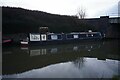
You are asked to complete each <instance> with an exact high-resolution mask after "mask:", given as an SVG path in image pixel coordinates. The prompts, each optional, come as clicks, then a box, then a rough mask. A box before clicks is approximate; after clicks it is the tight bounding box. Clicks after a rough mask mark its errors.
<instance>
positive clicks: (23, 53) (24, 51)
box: [3, 42, 119, 75]
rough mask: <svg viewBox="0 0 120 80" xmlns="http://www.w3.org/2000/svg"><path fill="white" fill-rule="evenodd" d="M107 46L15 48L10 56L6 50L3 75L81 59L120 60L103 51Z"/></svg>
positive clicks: (78, 45)
mask: <svg viewBox="0 0 120 80" xmlns="http://www.w3.org/2000/svg"><path fill="white" fill-rule="evenodd" d="M106 45H108V44H105V43H104V44H103V42H97V43H95V42H93V43H80V44H67V45H55V46H54V45H51V46H42V47H41V46H28V47H22V48H20V47H18V48H16V47H15V49H14V48H13V49H10V50H11V53H10V54H5V53H6V52H5V51H6V50H5V51H4V50H3V75H4V74H14V73H20V72H24V71H28V70H31V69H36V68H42V67H45V66H48V65H51V64H57V63H62V62H68V61H75V60H76V59H78V58H80V57H82V58H84V57H92V58H98V59H102V60H103V59H104V60H106V59H113V60H119V58H118V57H116V56H117V54H112V53H109V52H111V51H107V53H105V52H104V51H103V50H104V47H105V46H106ZM108 50H111V49H108ZM110 55H112V56H110ZM113 55H114V56H113Z"/></svg>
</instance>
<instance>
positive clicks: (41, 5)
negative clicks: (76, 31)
mask: <svg viewBox="0 0 120 80" xmlns="http://www.w3.org/2000/svg"><path fill="white" fill-rule="evenodd" d="M119 1H120V0H0V6H12V7H22V8H25V9H31V10H39V11H44V12H48V13H53V14H60V15H75V14H76V13H77V10H78V8H81V7H83V8H84V9H85V10H86V13H87V17H99V16H100V15H101V14H100V13H99V12H101V11H104V13H102V14H104V15H111V13H112V14H117V13H116V11H115V12H109V13H107V12H105V11H108V10H109V9H110V8H111V7H112V6H114V5H117V6H118V2H119ZM116 10H117V9H116ZM98 13H99V15H97V14H98ZM96 15H97V16H96Z"/></svg>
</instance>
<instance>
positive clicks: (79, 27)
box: [2, 7, 91, 34]
mask: <svg viewBox="0 0 120 80" xmlns="http://www.w3.org/2000/svg"><path fill="white" fill-rule="evenodd" d="M2 21H3V22H2V29H3V30H2V31H3V34H11V33H30V32H38V31H39V27H41V26H47V27H49V30H50V32H72V31H85V30H88V29H91V28H90V27H89V26H87V25H85V24H82V23H80V22H79V19H78V18H77V17H74V16H65V15H64V16H63V15H56V14H50V13H46V12H42V11H32V10H26V9H22V8H15V7H2Z"/></svg>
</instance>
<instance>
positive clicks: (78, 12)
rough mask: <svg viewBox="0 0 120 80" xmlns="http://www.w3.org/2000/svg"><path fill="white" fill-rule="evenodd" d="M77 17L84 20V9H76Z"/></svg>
mask: <svg viewBox="0 0 120 80" xmlns="http://www.w3.org/2000/svg"><path fill="white" fill-rule="evenodd" d="M77 17H78V18H79V19H84V18H85V17H86V11H85V9H84V8H78V11H77Z"/></svg>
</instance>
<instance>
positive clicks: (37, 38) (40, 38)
mask: <svg viewBox="0 0 120 80" xmlns="http://www.w3.org/2000/svg"><path fill="white" fill-rule="evenodd" d="M96 39H97V40H100V39H102V36H101V33H100V32H92V31H89V32H72V33H46V34H41V33H29V36H28V37H27V39H26V40H23V41H21V44H25V45H26V44H27V45H32V44H35V45H45V44H58V43H69V42H79V41H84V40H96Z"/></svg>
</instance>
